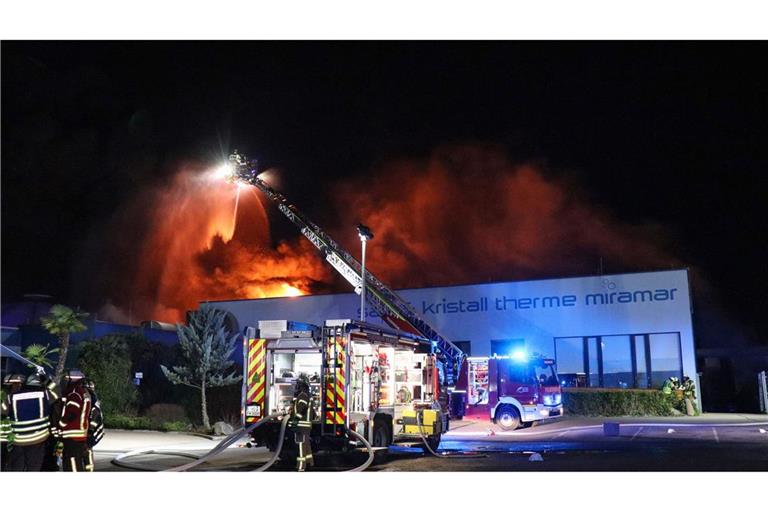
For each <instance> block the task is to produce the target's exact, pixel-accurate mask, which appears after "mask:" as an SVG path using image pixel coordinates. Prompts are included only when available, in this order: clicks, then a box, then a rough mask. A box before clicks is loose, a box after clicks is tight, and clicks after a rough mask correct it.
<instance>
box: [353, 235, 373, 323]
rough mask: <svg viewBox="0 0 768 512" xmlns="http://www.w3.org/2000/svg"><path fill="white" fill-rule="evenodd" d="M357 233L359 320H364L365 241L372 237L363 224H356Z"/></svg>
mask: <svg viewBox="0 0 768 512" xmlns="http://www.w3.org/2000/svg"><path fill="white" fill-rule="evenodd" d="M357 234H358V236H359V237H360V243H361V244H362V245H363V264H362V267H363V269H362V272H361V273H362V276H361V277H362V278H363V282H362V289H361V290H360V321H361V322H365V242H367V241H368V240H372V239H373V231H371V228H369V227H368V226H364V225H363V224H358V225H357Z"/></svg>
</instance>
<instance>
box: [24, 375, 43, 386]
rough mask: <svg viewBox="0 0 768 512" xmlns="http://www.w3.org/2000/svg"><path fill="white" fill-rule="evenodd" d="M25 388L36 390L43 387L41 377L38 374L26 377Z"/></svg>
mask: <svg viewBox="0 0 768 512" xmlns="http://www.w3.org/2000/svg"><path fill="white" fill-rule="evenodd" d="M27 386H34V387H36V388H41V387H43V376H42V375H40V374H39V373H33V374H31V375H30V376H29V377H27Z"/></svg>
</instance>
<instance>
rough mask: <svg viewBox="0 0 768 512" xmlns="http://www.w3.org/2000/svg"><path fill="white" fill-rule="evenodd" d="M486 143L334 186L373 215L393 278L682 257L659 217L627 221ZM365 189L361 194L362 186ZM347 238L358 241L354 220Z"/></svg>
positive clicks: (428, 281) (350, 243)
mask: <svg viewBox="0 0 768 512" xmlns="http://www.w3.org/2000/svg"><path fill="white" fill-rule="evenodd" d="M551 175H552V173H551V172H547V171H545V170H544V169H542V168H540V167H537V166H535V165H526V164H523V165H519V164H514V163H512V162H510V161H509V160H508V158H507V156H506V154H505V153H504V152H503V151H502V150H500V149H498V148H494V147H489V146H487V145H463V146H451V147H446V148H440V149H438V150H437V151H435V152H434V153H433V154H432V155H431V156H430V157H429V158H426V159H423V160H418V159H408V160H401V161H398V162H390V163H389V164H386V165H385V166H384V167H383V168H381V169H378V170H377V171H376V172H372V173H371V174H370V175H369V176H368V177H366V178H363V179H360V180H356V181H354V182H350V183H345V184H343V185H342V186H340V187H339V189H338V190H337V191H336V195H337V196H339V197H345V198H348V201H347V202H346V203H345V205H344V208H345V211H344V215H345V217H346V219H347V223H349V221H350V220H354V221H361V222H364V223H365V224H367V225H369V226H370V227H371V228H372V229H373V231H374V233H375V236H376V238H375V239H374V240H373V241H372V242H371V243H369V244H368V251H369V252H368V258H367V259H368V262H369V265H370V268H371V270H372V271H373V272H374V273H376V274H377V275H378V276H379V277H380V278H382V279H383V280H384V281H385V282H387V283H390V284H391V285H392V286H396V287H418V286H436V285H447V284H459V283H472V282H485V281H492V280H506V279H531V278H541V277H555V276H568V275H587V274H595V273H598V272H599V271H600V269H601V262H602V268H603V269H604V270H605V271H617V270H620V271H625V270H644V269H650V268H653V269H657V268H664V267H667V268H668V267H669V266H670V265H678V264H679V263H678V262H677V261H676V260H675V259H674V258H672V257H670V256H669V255H668V254H667V253H666V252H665V251H663V250H662V249H661V248H660V244H661V241H662V240H663V236H661V235H662V234H661V233H660V232H659V230H658V229H657V228H655V227H654V226H648V225H643V226H633V225H627V224H624V223H622V222H619V221H617V220H616V219H614V218H613V217H612V216H611V215H610V214H609V213H608V212H607V211H605V210H604V209H603V208H601V207H599V206H598V205H595V204H592V203H590V202H589V201H588V200H587V199H586V198H585V195H584V194H582V193H580V191H579V190H578V188H577V187H576V186H575V185H574V183H572V182H570V181H567V180H565V179H564V178H556V177H552V176H551ZM361 190H364V191H365V193H364V194H361V193H360V192H359V191H361ZM339 237H340V238H341V240H339V241H340V242H341V243H342V244H343V245H344V246H346V247H355V246H356V245H359V242H357V241H356V237H355V236H354V233H353V232H350V230H344V231H342V232H340V233H339Z"/></svg>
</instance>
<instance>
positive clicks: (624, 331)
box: [201, 270, 696, 387]
mask: <svg viewBox="0 0 768 512" xmlns="http://www.w3.org/2000/svg"><path fill="white" fill-rule="evenodd" d="M399 293H400V294H401V296H402V297H403V298H405V299H406V300H408V301H409V302H410V303H411V304H412V305H413V307H414V308H415V309H416V310H417V312H419V313H420V314H421V315H422V316H423V317H424V318H425V319H426V320H427V321H428V322H430V324H432V325H433V327H435V328H436V329H437V330H438V331H440V332H441V333H442V334H443V335H444V336H446V337H447V338H449V339H451V340H453V341H469V342H470V344H469V346H470V347H471V353H472V355H476V356H477V355H491V354H492V353H493V352H494V351H495V352H499V351H503V350H517V349H523V348H524V349H525V350H527V351H528V352H538V353H541V354H543V355H545V356H549V357H556V358H558V359H559V361H558V366H571V367H572V366H573V364H574V361H575V360H576V359H578V357H577V356H574V354H573V353H571V352H569V350H568V349H569V346H571V348H572V347H573V346H578V345H579V343H582V346H583V345H584V344H586V345H587V346H589V347H591V350H592V352H591V353H590V357H586V358H585V359H587V360H591V363H592V365H591V366H592V368H591V371H590V372H587V373H592V372H593V371H595V367H596V366H597V361H595V358H594V356H595V355H596V352H597V346H598V345H600V346H601V349H602V355H603V359H602V360H601V362H602V363H603V364H602V366H603V371H604V373H606V372H614V373H615V375H614V374H611V375H610V377H609V378H606V379H605V380H602V379H601V381H600V382H599V381H598V379H597V375H595V376H593V381H594V382H592V383H591V385H592V386H593V387H597V386H598V385H599V384H603V385H606V386H612V387H646V386H645V385H643V382H642V381H644V378H645V376H644V375H641V376H640V378H639V379H638V380H639V381H640V383H639V384H638V382H635V381H634V380H633V379H632V378H631V374H632V365H631V362H630V361H624V362H622V361H619V359H621V358H623V357H625V356H624V355H622V354H625V355H626V357H627V358H629V357H630V355H631V354H632V351H631V350H630V346H631V345H634V346H635V349H634V350H635V352H634V355H635V358H641V359H643V358H645V356H646V355H647V354H645V353H644V351H643V348H644V347H645V346H646V345H648V346H649V348H650V349H651V350H652V353H651V354H650V357H651V359H653V362H655V363H656V366H655V367H656V368H657V369H659V370H663V369H664V368H673V367H675V365H676V364H677V363H675V361H672V359H673V358H674V359H675V360H676V361H677V362H678V363H679V366H680V367H681V368H680V371H679V373H681V374H682V375H686V376H690V377H691V378H695V376H696V359H695V353H694V341H693V329H692V323H691V300H690V294H689V285H688V272H687V271H686V270H671V271H662V272H644V273H635V274H619V275H607V276H605V275H604V276H593V277H578V278H564V279H548V280H539V281H516V282H502V283H488V284H475V285H464V286H448V287H438V288H422V289H408V290H400V291H399ZM201 307H217V308H220V309H224V310H226V311H229V312H231V313H232V315H233V316H234V317H235V318H236V319H237V322H238V324H239V328H240V329H244V328H245V327H246V326H251V325H256V322H257V321H259V320H296V321H301V322H309V323H314V324H317V325H322V323H323V321H324V320H326V319H332V318H359V315H360V298H359V296H357V295H355V294H353V293H347V294H335V295H316V296H303V297H285V298H274V299H256V300H237V301H217V302H206V303H203V304H201ZM366 312H367V315H366V316H367V320H368V321H371V322H380V319H379V318H378V317H377V315H376V314H375V312H373V311H366ZM503 340H507V341H506V343H505V342H503ZM556 340H562V341H557V342H556ZM678 340H679V346H678ZM558 350H559V351H560V352H561V354H560V357H558V354H557V353H556V352H557V351H558ZM612 357H613V358H614V359H616V360H615V361H614V360H611V358H612ZM586 362H587V363H588V364H589V362H590V361H586ZM635 363H638V361H637V360H636V361H635ZM639 363H640V368H642V367H643V365H644V361H639ZM635 366H637V364H636V365H635ZM622 368H624V369H627V368H628V369H629V373H630V376H627V375H622V374H621V371H622ZM584 369H585V368H582V371H583V370H584ZM559 371H561V373H564V372H563V371H562V369H561V368H559ZM654 371H655V370H654ZM625 373H626V372H625ZM635 374H636V375H637V368H635ZM663 376H664V375H663V374H662V373H658V375H654V379H655V380H658V379H660V378H662V377H663ZM584 378H586V379H587V380H589V379H590V376H589V375H588V374H587V375H586V376H585V377H584ZM620 383H621V384H620ZM653 384H654V386H655V385H656V384H657V382H654V383H653Z"/></svg>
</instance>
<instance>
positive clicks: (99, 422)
mask: <svg viewBox="0 0 768 512" xmlns="http://www.w3.org/2000/svg"><path fill="white" fill-rule="evenodd" d="M93 400H94V402H93V406H92V407H91V415H90V420H89V424H90V427H89V428H88V447H94V446H96V445H97V444H99V441H101V438H102V437H104V416H103V415H102V414H101V402H99V399H98V398H96V396H95V395H94V396H93Z"/></svg>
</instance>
